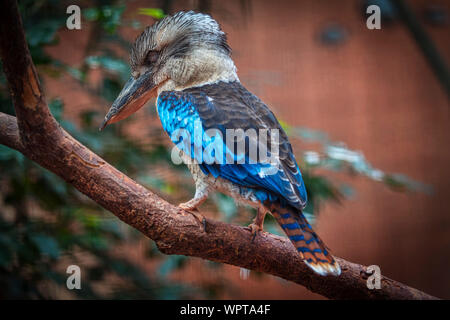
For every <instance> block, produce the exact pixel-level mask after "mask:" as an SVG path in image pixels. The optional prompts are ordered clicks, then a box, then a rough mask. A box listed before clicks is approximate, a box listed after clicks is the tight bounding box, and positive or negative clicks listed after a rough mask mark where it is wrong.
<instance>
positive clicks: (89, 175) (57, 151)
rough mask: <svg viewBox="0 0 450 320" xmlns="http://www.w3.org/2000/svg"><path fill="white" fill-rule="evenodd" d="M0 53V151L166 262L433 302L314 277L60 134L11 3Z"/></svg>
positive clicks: (354, 275) (351, 271)
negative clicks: (0, 102)
mask: <svg viewBox="0 0 450 320" xmlns="http://www.w3.org/2000/svg"><path fill="white" fill-rule="evenodd" d="M0 52H1V58H2V61H3V67H4V71H5V73H6V76H7V79H8V82H9V86H10V89H11V94H12V96H13V101H14V108H15V111H16V115H17V122H16V118H14V117H12V116H8V115H5V114H0V143H1V144H4V145H6V146H8V147H11V148H13V149H16V150H18V151H20V152H22V153H23V154H24V155H25V156H27V157H28V158H30V159H32V160H34V161H35V162H37V163H38V164H40V165H41V166H42V167H44V168H46V169H48V170H49V171H51V172H53V173H55V174H57V175H58V176H59V177H61V178H62V179H64V180H65V181H66V182H67V183H69V184H72V185H73V186H74V187H75V188H77V189H78V190H79V191H80V192H82V193H83V194H85V195H87V196H88V197H89V198H91V199H92V200H94V201H95V202H97V203H98V204H99V205H100V206H102V207H104V208H105V209H107V210H109V211H111V212H112V213H113V214H114V215H116V216H117V217H118V218H119V219H121V220H122V221H124V222H125V223H127V224H129V225H131V226H132V227H134V228H136V229H137V230H139V231H140V232H142V233H143V234H144V235H146V236H147V237H149V238H150V239H153V240H154V241H155V242H156V245H157V246H158V248H159V250H160V251H161V252H163V253H165V254H181V255H187V256H195V257H200V258H203V259H208V260H212V261H217V262H223V263H227V264H231V265H235V266H239V267H244V268H247V269H250V270H256V271H260V272H264V273H268V274H272V275H275V276H278V277H281V278H283V279H286V280H289V281H293V282H295V283H298V284H301V285H303V286H305V287H306V288H308V289H309V290H311V291H313V292H316V293H319V294H321V295H323V296H325V297H328V298H333V299H435V298H434V297H432V296H430V295H428V294H426V293H424V292H421V291H419V290H417V289H414V288H411V287H408V286H406V285H404V284H401V283H399V282H397V281H394V280H391V279H389V278H386V277H382V279H381V289H379V290H377V289H374V290H369V289H368V288H367V285H366V282H367V278H368V276H369V274H367V273H366V267H364V266H361V265H358V264H355V263H351V262H348V261H345V260H343V259H340V258H337V260H338V262H339V264H340V265H341V268H342V274H341V275H340V276H339V277H333V276H327V277H322V276H319V275H317V274H315V273H313V272H312V271H311V270H310V269H309V268H308V267H307V266H306V265H305V264H304V263H303V262H302V260H301V259H300V257H299V255H298V253H297V251H296V250H295V248H294V247H293V246H292V244H291V243H290V242H289V241H288V240H287V239H286V238H283V237H279V236H276V235H272V234H268V233H263V234H261V235H260V236H258V237H257V238H256V239H255V241H254V242H253V243H252V242H251V234H250V232H249V231H248V230H247V229H245V228H242V227H239V226H235V225H230V224H225V223H222V222H218V221H214V220H211V219H207V228H206V231H204V230H203V227H202V224H201V223H200V222H199V221H198V220H197V219H196V218H194V217H193V216H192V215H191V214H189V213H187V212H185V211H183V210H181V209H179V208H177V207H175V206H173V205H171V204H169V203H168V202H166V201H165V200H163V199H161V198H160V197H158V196H157V195H155V194H153V193H152V192H150V191H149V190H147V189H145V188H144V187H143V186H141V185H139V184H138V183H136V182H135V181H133V180H132V179H130V178H129V177H127V176H126V175H124V174H123V173H121V172H120V171H118V170H117V169H115V168H114V167H112V166H111V165H110V164H108V163H107V162H106V161H104V160H103V159H101V158H100V157H99V156H97V155H96V154H94V153H93V152H92V151H90V150H89V149H88V148H86V147H85V146H83V145H82V144H80V143H79V142H78V141H76V140H75V139H74V138H73V137H71V136H70V135H69V134H68V133H67V132H65V131H64V129H62V128H61V127H60V126H59V125H58V123H57V122H56V120H55V119H54V118H53V116H52V115H51V113H50V111H49V109H48V106H47V104H46V102H45V98H44V95H43V93H42V90H41V86H40V84H39V80H38V78H37V75H36V71H35V68H34V65H33V63H32V60H31V57H30V55H29V51H28V48H27V45H26V42H25V35H24V31H23V28H22V23H21V20H20V16H19V13H18V9H17V4H16V2H15V1H13V0H2V1H1V2H0Z"/></svg>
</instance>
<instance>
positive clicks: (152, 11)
mask: <svg viewBox="0 0 450 320" xmlns="http://www.w3.org/2000/svg"><path fill="white" fill-rule="evenodd" d="M138 13H139V14H142V15H146V16H150V17H152V18H155V19H158V20H159V19H162V18H164V17H165V16H166V14H164V11H163V10H162V9H158V8H139V10H138Z"/></svg>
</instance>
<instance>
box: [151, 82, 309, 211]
mask: <svg viewBox="0 0 450 320" xmlns="http://www.w3.org/2000/svg"><path fill="white" fill-rule="evenodd" d="M157 106H158V114H159V117H160V119H161V122H162V125H163V128H164V130H165V131H166V132H167V133H168V134H169V136H170V137H171V140H172V142H174V143H175V144H176V145H177V146H178V147H179V148H180V149H181V150H183V151H184V152H185V153H187V154H188V155H189V156H190V157H191V158H192V159H195V160H197V162H198V163H199V165H200V168H201V169H202V171H203V172H204V173H205V174H212V175H213V176H214V177H222V178H224V179H227V180H229V181H231V182H233V183H235V184H237V185H241V186H244V187H249V188H253V189H255V191H256V195H257V197H258V199H259V200H261V201H262V202H264V201H266V200H269V201H275V200H277V199H278V200H280V201H281V202H282V203H283V202H287V204H289V205H291V206H293V207H296V208H299V209H302V208H304V207H305V205H306V201H307V195H306V190H305V185H304V183H303V179H302V176H301V173H300V169H299V167H298V164H297V162H296V160H295V157H294V154H293V152H292V147H291V144H290V143H289V140H288V138H287V135H286V133H285V132H284V130H283V129H282V127H281V125H280V124H279V122H278V121H277V119H276V117H275V116H274V114H273V113H272V112H271V111H270V109H269V108H268V107H267V106H266V105H265V104H264V103H263V102H261V100H259V99H258V97H256V96H255V95H253V94H252V93H250V92H249V91H248V90H246V89H245V88H244V87H243V86H242V85H241V84H240V83H239V82H231V83H225V82H219V83H217V84H211V85H205V86H202V87H194V88H189V89H186V90H183V91H166V92H162V93H161V94H160V95H159V97H158V101H157ZM211 129H212V130H211ZM227 129H234V130H236V129H242V130H243V131H244V132H248V130H249V129H254V132H256V134H257V139H259V138H260V131H259V129H268V131H267V136H268V137H267V144H268V146H267V150H266V151H267V157H268V158H269V159H270V158H272V159H275V161H271V162H267V161H266V162H262V161H258V160H259V159H256V161H254V160H255V159H253V157H250V154H251V152H250V151H251V150H249V146H250V145H251V141H250V140H249V139H251V138H248V137H247V136H246V137H245V139H246V141H245V149H243V150H241V151H239V150H238V148H230V146H232V145H233V144H234V142H230V141H227V139H229V138H228V135H227ZM271 129H278V130H277V132H278V141H271V139H270V137H271V132H273V131H271ZM205 133H206V134H205ZM205 137H206V138H205ZM230 143H231V144H230ZM212 146H215V147H216V148H215V149H213V148H211V147H212ZM220 146H222V147H221V148H222V149H220ZM234 146H235V147H236V145H235V144H234ZM276 147H278V148H276ZM201 148H203V151H202V150H200V149H201ZM208 148H209V150H210V151H211V150H212V152H204V151H205V150H206V151H207V150H208ZM274 149H278V150H277V151H278V152H277V155H276V157H271V156H272V155H274V154H272V151H273V150H274ZM217 150H221V151H223V153H221V152H217ZM226 157H228V160H229V159H230V158H231V159H232V160H234V161H232V163H230V161H228V162H227V161H226V160H227V158H226ZM250 158H252V160H253V162H252V161H251V160H250ZM218 159H221V161H217V160H218ZM214 160H216V161H214Z"/></svg>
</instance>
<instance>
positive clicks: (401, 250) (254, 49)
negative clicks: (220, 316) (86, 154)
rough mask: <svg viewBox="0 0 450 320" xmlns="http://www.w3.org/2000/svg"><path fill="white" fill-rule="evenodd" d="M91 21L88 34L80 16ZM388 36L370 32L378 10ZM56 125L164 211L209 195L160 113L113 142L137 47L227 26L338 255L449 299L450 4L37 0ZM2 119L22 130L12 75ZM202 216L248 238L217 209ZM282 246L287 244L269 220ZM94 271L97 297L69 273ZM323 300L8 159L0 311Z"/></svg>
mask: <svg viewBox="0 0 450 320" xmlns="http://www.w3.org/2000/svg"><path fill="white" fill-rule="evenodd" d="M71 4H77V5H78V6H79V7H80V8H81V12H82V19H81V27H82V28H81V30H68V29H67V28H66V19H67V18H68V16H69V14H66V8H67V7H68V6H69V5H71ZM371 4H375V5H378V6H379V7H380V8H381V17H382V20H381V29H380V30H369V29H368V28H367V27H366V20H367V18H368V17H369V14H366V8H367V6H368V5H371ZM19 5H20V10H21V14H22V17H23V22H24V26H25V29H26V35H27V40H28V43H29V47H30V50H31V53H32V57H33V60H34V63H35V64H36V66H37V69H38V73H39V75H40V77H41V81H42V83H43V85H44V88H45V92H46V97H47V100H48V102H49V104H50V107H51V110H52V113H53V115H54V116H55V117H56V118H57V119H58V121H59V122H60V123H61V125H62V126H63V127H64V128H65V129H66V130H67V131H69V132H70V133H71V134H72V135H74V136H75V137H76V138H77V139H78V140H79V141H81V142H82V143H84V144H85V145H87V146H88V147H89V148H91V149H92V150H93V151H95V152H96V153H98V154H100V155H101V156H102V157H103V158H104V159H106V160H107V161H108V162H110V163H111V164H113V165H114V166H116V167H117V168H118V169H119V170H122V171H123V172H125V173H126V174H127V175H129V176H131V177H132V178H133V179H135V180H137V181H138V182H140V183H142V184H143V185H145V186H146V187H147V188H149V189H151V190H152V191H154V192H155V193H157V194H159V195H160V196H161V197H163V198H165V199H167V200H168V201H170V202H172V203H174V204H176V203H179V202H184V201H186V200H188V199H190V198H191V197H192V195H193V193H194V185H193V182H192V180H191V177H190V174H189V172H188V171H187V169H186V168H185V167H184V166H175V165H174V164H172V162H171V160H170V150H171V149H170V148H171V143H170V141H169V139H168V137H166V135H165V133H164V132H163V131H162V128H161V124H160V121H159V119H158V117H157V115H156V111H155V107H154V101H152V102H150V103H149V104H148V106H146V107H145V108H143V109H141V110H140V111H139V112H137V113H136V114H135V115H133V116H132V117H130V118H129V119H127V120H126V121H123V122H120V123H117V124H115V125H113V126H109V127H108V128H107V129H106V130H105V131H103V132H98V129H97V128H98V126H99V124H100V123H101V120H102V118H103V116H104V115H105V113H106V111H107V110H108V108H109V106H110V104H111V102H112V101H113V100H114V98H115V97H116V95H117V94H118V92H119V91H120V89H121V87H122V85H123V84H124V82H125V81H126V80H127V79H128V77H129V75H130V71H129V66H128V51H129V47H130V44H131V43H132V42H133V41H134V39H135V37H136V36H137V35H138V34H140V32H141V31H142V30H143V28H144V27H146V26H147V25H151V24H153V23H154V22H155V21H157V20H158V19H161V18H162V17H164V15H166V14H171V13H174V12H176V11H179V10H195V11H200V12H206V13H209V14H211V15H212V16H213V17H214V18H215V19H216V20H218V21H219V23H220V24H221V25H222V28H223V29H224V31H226V32H227V34H228V39H229V43H230V45H231V47H232V49H233V59H234V61H235V63H236V66H237V68H238V74H239V76H240V79H241V82H242V83H243V84H244V85H245V86H246V87H247V88H248V89H249V90H250V91H252V92H253V93H255V94H256V95H258V96H259V97H260V98H261V99H262V100H263V101H265V102H266V103H267V104H268V105H269V106H270V107H271V108H272V110H273V111H274V113H275V114H276V115H277V117H278V119H279V120H280V121H281V122H282V125H283V126H284V128H285V130H286V131H287V133H288V134H289V135H290V139H291V142H292V144H293V146H294V150H295V151H296V156H297V159H298V160H299V164H300V167H301V168H302V171H303V173H304V178H305V183H306V186H307V188H308V194H309V198H310V202H309V205H308V207H307V208H306V213H307V217H308V218H309V219H310V221H312V223H313V224H314V225H315V229H316V231H317V232H318V233H319V234H320V235H321V236H322V238H323V239H324V241H325V242H326V243H327V244H328V246H329V247H330V248H331V249H332V251H333V253H334V254H335V255H337V256H339V257H342V258H345V259H347V260H350V261H352V262H356V263H360V264H364V265H373V264H375V265H378V266H380V268H381V273H382V274H383V275H385V276H387V277H390V278H393V279H395V280H398V281H401V282H404V283H406V284H408V285H410V286H413V287H416V288H418V289H420V290H423V291H425V292H427V293H429V294H432V295H436V296H438V297H441V298H447V299H449V298H450V268H449V266H450V233H449V227H450V215H449V213H450V209H449V208H448V204H447V203H446V200H448V199H449V196H450V167H449V164H450V149H449V147H448V146H449V141H450V140H449V139H450V126H449V124H450V122H449V121H450V117H449V111H450V106H449V99H448V98H449V94H450V92H449V83H448V79H449V78H448V69H447V66H446V65H448V61H449V58H450V44H449V36H450V32H449V14H450V11H449V10H450V6H449V1H445V0H432V1H425V0H408V1H406V0H405V1H393V0H392V1H390V0H377V1H375V0H372V1H369V0H368V1H363V0H342V1H332V0H328V1H326V0H320V1H318V0H304V1H286V0H278V1H270V0H258V1H256V0H235V1H213V0H210V1H208V0H191V1H181V0H166V1H138V0H136V1H114V0H98V1H73V0H71V1H56V0H40V1H31V0H26V1H20V3H19ZM0 111H1V112H6V113H9V114H14V110H13V108H12V103H11V100H10V97H9V94H8V89H7V85H6V81H5V77H4V74H3V71H1V73H0ZM201 209H202V213H203V214H205V215H207V216H209V217H214V218H215V219H220V220H223V221H227V222H230V223H235V224H240V225H247V224H248V223H250V221H251V220H252V218H253V216H254V214H255V212H253V211H252V210H251V209H249V208H246V207H237V206H236V205H235V204H234V202H233V200H232V199H230V198H228V197H226V196H223V195H220V194H217V195H215V196H213V197H211V199H209V200H208V202H207V203H206V204H205V205H203V206H202V208H201ZM265 230H266V231H269V232H273V233H277V234H282V232H281V230H280V229H279V228H278V226H277V225H276V224H275V223H274V222H273V219H271V218H270V217H268V218H266V224H265ZM72 264H75V265H78V266H80V268H81V272H82V279H81V286H82V289H81V290H72V291H70V290H68V289H67V288H66V279H67V277H68V276H69V275H68V274H66V268H67V266H69V265H72ZM15 298H25V299H54V298H60V299H109V298H120V299H129V298H143V299H152V298H159V299H178V298H194V299H195V298H219V299H222V298H235V299H321V298H322V297H321V296H319V295H316V294H313V293H311V292H309V291H307V290H306V289H305V288H303V287H301V286H299V285H296V284H293V283H289V282H287V281H284V280H281V279H279V278H276V277H272V276H269V275H265V274H261V273H257V272H250V273H249V274H248V272H246V270H241V269H239V268H237V267H233V266H228V265H222V264H218V263H214V262H210V261H204V260H201V259H197V258H188V257H184V256H165V255H162V254H161V253H159V252H158V250H157V249H156V247H155V245H154V243H153V242H152V241H151V240H149V239H147V238H145V237H143V236H142V235H140V234H139V233H138V232H137V231H135V230H133V229H131V228H130V227H128V226H127V225H125V224H124V223H122V222H121V221H119V220H118V219H117V218H116V217H115V216H114V215H112V214H110V213H108V212H107V211H105V210H103V209H102V208H100V207H99V206H98V205H96V204H95V203H94V202H93V201H91V200H89V199H87V198H86V197H85V196H83V195H81V194H80V193H79V192H77V191H76V190H74V188H72V187H71V186H70V185H67V184H65V183H64V182H63V181H62V180H60V179H59V178H58V177H56V176H55V175H53V174H52V173H49V172H48V171H46V170H44V169H42V168H40V167H39V166H37V165H35V164H34V163H32V162H31V161H30V160H28V159H26V158H24V157H23V156H22V155H21V154H20V153H18V152H16V151H13V150H11V149H8V148H7V147H4V146H0V299H15Z"/></svg>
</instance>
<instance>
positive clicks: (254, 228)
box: [247, 222, 263, 242]
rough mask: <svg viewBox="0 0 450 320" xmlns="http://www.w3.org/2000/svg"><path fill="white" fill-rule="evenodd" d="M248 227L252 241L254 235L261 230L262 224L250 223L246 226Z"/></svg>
mask: <svg viewBox="0 0 450 320" xmlns="http://www.w3.org/2000/svg"><path fill="white" fill-rule="evenodd" d="M247 228H249V229H250V232H251V233H252V242H254V241H255V238H256V236H257V235H258V234H259V233H260V232H262V231H263V226H262V225H258V224H257V223H254V222H253V223H250V224H249V225H248V227H247Z"/></svg>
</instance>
